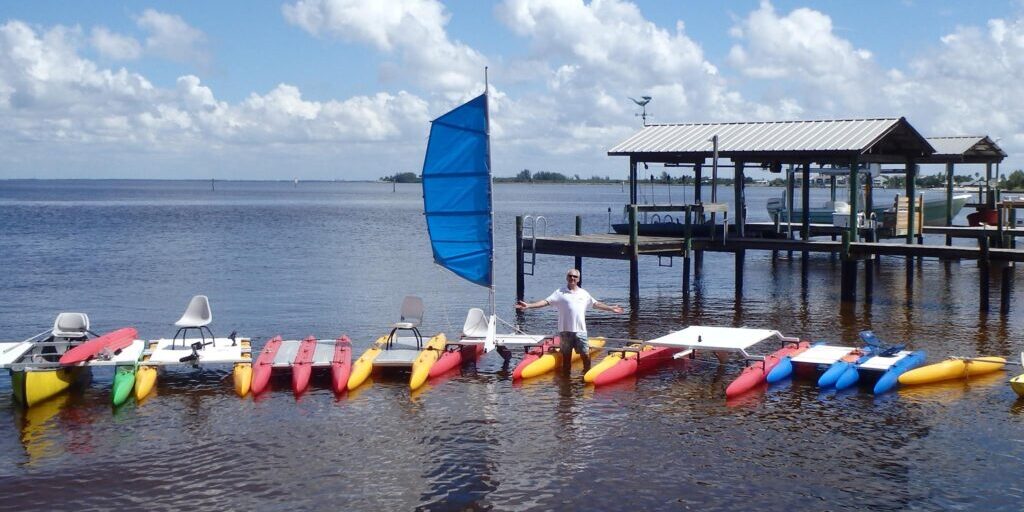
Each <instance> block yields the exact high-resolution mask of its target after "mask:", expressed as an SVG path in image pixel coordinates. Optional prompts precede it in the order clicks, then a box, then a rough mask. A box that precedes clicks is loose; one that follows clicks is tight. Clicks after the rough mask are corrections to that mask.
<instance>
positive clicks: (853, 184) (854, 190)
mask: <svg viewBox="0 0 1024 512" xmlns="http://www.w3.org/2000/svg"><path fill="white" fill-rule="evenodd" d="M849 185H850V219H849V222H848V223H847V224H848V226H847V230H846V231H847V232H848V233H849V234H850V240H849V241H847V242H846V243H847V244H849V242H851V241H854V240H857V235H858V234H859V231H858V228H859V226H857V196H858V195H860V181H859V179H858V173H857V156H856V155H854V157H853V158H851V159H850V178H849Z"/></svg>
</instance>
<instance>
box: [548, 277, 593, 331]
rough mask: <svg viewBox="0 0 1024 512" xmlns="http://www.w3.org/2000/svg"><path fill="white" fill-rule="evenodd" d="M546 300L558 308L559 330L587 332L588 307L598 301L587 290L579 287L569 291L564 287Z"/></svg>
mask: <svg viewBox="0 0 1024 512" xmlns="http://www.w3.org/2000/svg"><path fill="white" fill-rule="evenodd" d="M545 300H546V301H548V303H549V304H551V305H552V306H554V307H555V308H556V309H558V332H582V333H585V332H587V319H586V312H587V308H589V307H590V306H593V305H594V303H595V302H597V301H596V300H594V298H593V297H591V296H590V294H589V293H587V291H586V290H584V289H583V288H579V287H577V288H576V290H575V291H569V288H568V287H563V288H559V289H557V290H555V291H554V292H553V293H552V294H551V296H549V297H548V298H547V299H545Z"/></svg>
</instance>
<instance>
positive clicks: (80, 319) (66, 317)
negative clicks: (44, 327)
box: [51, 313, 89, 339]
mask: <svg viewBox="0 0 1024 512" xmlns="http://www.w3.org/2000/svg"><path fill="white" fill-rule="evenodd" d="M51 333H52V334H53V337H54V338H70V339H77V338H85V337H86V335H87V334H89V316H88V315H86V314H85V313H61V314H59V315H57V319H56V320H54V321H53V330H52V331H51Z"/></svg>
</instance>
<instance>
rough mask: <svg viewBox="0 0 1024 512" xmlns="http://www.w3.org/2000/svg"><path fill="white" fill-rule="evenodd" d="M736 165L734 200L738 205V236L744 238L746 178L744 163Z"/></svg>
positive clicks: (739, 162)
mask: <svg viewBox="0 0 1024 512" xmlns="http://www.w3.org/2000/svg"><path fill="white" fill-rule="evenodd" d="M733 163H734V164H735V168H736V173H735V175H734V177H733V184H732V185H733V200H734V201H735V203H736V235H737V236H739V237H740V238H742V237H743V236H744V234H745V231H746V230H745V228H744V226H745V225H746V223H747V212H746V209H747V208H746V206H747V205H746V200H745V199H744V197H743V192H744V183H743V180H744V177H743V162H742V161H737V162H733Z"/></svg>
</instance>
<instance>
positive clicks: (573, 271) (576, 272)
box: [565, 268, 580, 277]
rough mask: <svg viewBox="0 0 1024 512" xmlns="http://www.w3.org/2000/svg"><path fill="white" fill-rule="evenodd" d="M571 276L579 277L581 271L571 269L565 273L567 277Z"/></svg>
mask: <svg viewBox="0 0 1024 512" xmlns="http://www.w3.org/2000/svg"><path fill="white" fill-rule="evenodd" d="M570 274H576V276H577V277H579V276H580V269H578V268H570V269H569V270H566V271H565V275H570Z"/></svg>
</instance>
